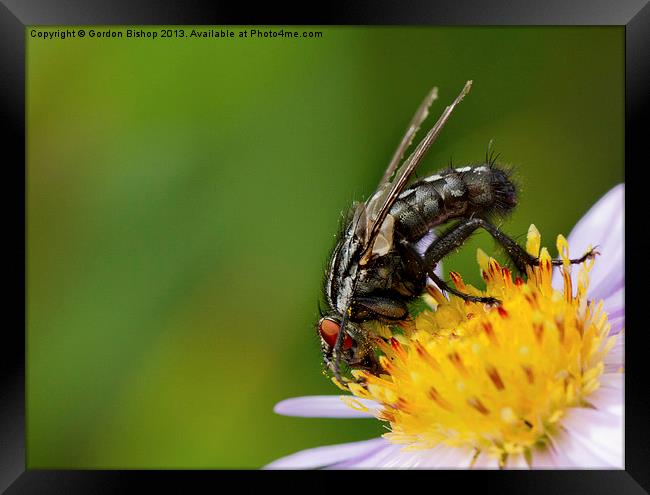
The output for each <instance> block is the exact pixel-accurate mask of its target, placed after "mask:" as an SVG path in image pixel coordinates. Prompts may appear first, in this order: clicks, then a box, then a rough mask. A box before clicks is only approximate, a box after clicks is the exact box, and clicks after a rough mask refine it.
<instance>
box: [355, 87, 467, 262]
mask: <svg viewBox="0 0 650 495" xmlns="http://www.w3.org/2000/svg"><path fill="white" fill-rule="evenodd" d="M471 87H472V81H467V82H466V83H465V87H464V88H463V90H462V91H461V92H460V94H459V95H458V96H457V97H456V99H455V100H454V101H453V102H452V104H451V105H449V106H448V107H447V108H445V111H444V112H443V113H442V115H441V116H440V118H439V119H438V121H437V122H436V123H435V125H434V126H433V127H432V128H431V130H430V131H429V132H428V133H427V135H426V136H425V137H424V139H422V141H420V143H419V144H418V145H417V147H416V148H415V150H414V151H413V153H411V155H410V156H409V157H408V158H407V159H406V160H405V161H404V163H402V165H401V166H400V167H399V169H397V171H396V172H395V177H394V179H393V180H392V181H388V180H389V179H390V177H391V176H392V172H390V169H391V168H395V167H396V163H394V162H395V156H400V155H401V154H403V153H404V150H405V149H406V148H407V147H408V144H407V145H406V146H405V147H404V149H402V147H403V145H404V143H405V142H406V143H410V141H411V140H412V139H413V136H414V135H415V132H416V131H417V127H419V126H416V128H415V129H414V130H413V128H412V126H409V129H408V130H407V132H406V135H405V136H404V138H403V139H402V143H400V146H399V147H398V149H397V151H396V153H395V156H394V157H393V160H391V163H390V165H389V166H388V169H387V170H386V172H385V173H384V178H383V179H382V182H380V184H379V188H378V189H377V191H376V192H375V194H374V195H373V196H372V197H371V198H370V199H369V200H368V201H367V202H366V218H365V220H366V222H365V225H364V226H363V228H362V229H360V230H363V235H361V236H360V238H361V239H363V246H364V249H363V253H362V256H361V261H360V264H362V265H364V264H366V263H367V262H368V261H370V259H371V258H372V257H373V255H381V254H382V252H383V251H384V250H385V246H386V245H387V244H388V245H389V247H390V245H392V231H393V229H392V219H391V220H388V221H386V222H385V220H387V216H388V212H389V211H390V209H391V207H392V206H393V204H394V203H395V201H396V200H397V197H398V196H399V195H400V193H401V192H402V191H403V190H404V187H406V184H407V182H408V180H409V179H410V177H411V175H412V174H413V172H414V171H415V169H416V168H417V167H418V165H419V164H420V162H421V161H422V159H423V158H424V156H425V155H426V153H427V151H428V150H429V148H430V147H431V145H432V144H433V143H434V141H435V140H436V139H437V138H438V135H439V134H440V131H441V130H442V128H443V127H444V125H445V124H446V123H447V120H449V117H450V116H451V114H452V112H453V111H454V109H455V108H456V106H457V105H458V104H459V103H460V102H461V101H462V100H463V98H464V97H465V95H466V94H467V93H468V92H469V90H470V89H471ZM434 89H435V88H434ZM432 93H433V90H432V91H431V93H429V95H428V96H427V98H425V100H424V102H423V103H422V105H420V108H419V109H418V112H417V113H416V114H415V116H414V117H413V120H412V121H411V122H412V123H413V122H417V121H418V119H421V120H420V123H421V122H422V120H424V119H423V117H422V115H423V116H424V117H426V114H427V113H428V105H426V102H427V100H428V98H429V97H430V96H431V94H432ZM431 101H433V100H431ZM397 160H399V159H397ZM389 172H390V173H389ZM386 176H388V179H386ZM391 218H392V217H391ZM378 237H380V239H379V240H378ZM376 240H378V242H377V243H376V242H375V241H376ZM375 244H379V246H375ZM383 254H385V253H383Z"/></svg>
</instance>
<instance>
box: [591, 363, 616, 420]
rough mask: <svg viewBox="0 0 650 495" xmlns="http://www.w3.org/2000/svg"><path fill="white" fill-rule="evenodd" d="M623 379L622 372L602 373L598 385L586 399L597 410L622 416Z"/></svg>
mask: <svg viewBox="0 0 650 495" xmlns="http://www.w3.org/2000/svg"><path fill="white" fill-rule="evenodd" d="M624 380H625V375H624V374H623V373H604V374H603V375H602V376H601V377H600V387H599V388H598V390H596V391H595V392H593V393H592V394H591V395H589V397H588V398H587V400H588V401H589V402H590V403H591V404H592V405H593V406H594V407H595V408H596V409H597V410H598V411H603V412H605V413H607V414H614V415H618V416H620V417H623V404H624V402H625V401H624V390H623V386H624Z"/></svg>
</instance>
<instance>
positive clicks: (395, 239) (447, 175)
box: [317, 81, 595, 384]
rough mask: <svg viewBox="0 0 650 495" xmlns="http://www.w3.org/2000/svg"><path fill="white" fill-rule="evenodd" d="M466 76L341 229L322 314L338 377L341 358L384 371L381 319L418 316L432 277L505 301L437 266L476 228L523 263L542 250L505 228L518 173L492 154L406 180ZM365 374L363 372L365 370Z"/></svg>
mask: <svg viewBox="0 0 650 495" xmlns="http://www.w3.org/2000/svg"><path fill="white" fill-rule="evenodd" d="M471 85H472V81H467V83H466V84H465V86H464V88H463V90H462V91H461V92H460V94H459V95H458V96H457V97H456V99H455V100H454V101H453V102H452V103H451V104H450V105H449V106H448V107H446V108H445V110H444V111H443V113H442V115H441V116H440V118H439V119H438V121H437V122H436V123H435V124H434V126H433V127H432V128H431V130H430V131H429V132H428V133H427V134H426V136H425V137H424V139H422V141H421V142H420V143H419V144H418V145H417V146H416V147H415V149H414V151H413V152H412V153H411V154H410V155H409V157H408V158H406V159H405V160H404V162H403V163H402V165H401V166H399V164H400V161H401V159H402V156H403V155H404V153H405V151H406V150H407V148H408V147H409V146H410V144H411V142H412V140H413V138H414V137H415V134H416V132H417V131H418V129H419V127H420V125H421V124H422V122H423V121H424V120H425V119H426V117H427V115H428V109H429V106H430V105H431V103H432V102H433V101H434V100H435V99H436V98H437V88H433V89H432V90H431V91H430V92H429V93H428V94H427V96H426V97H425V98H424V100H423V102H422V104H421V105H420V107H419V108H418V110H417V111H416V113H415V115H414V116H413V119H412V120H411V122H410V124H409V126H408V128H407V130H406V134H405V135H404V137H403V138H402V140H401V142H400V144H399V146H398V147H397V150H396V151H395V154H394V155H393V158H392V159H391V161H390V163H389V165H388V168H387V169H386V171H385V172H384V175H383V177H382V179H381V180H380V182H379V186H378V187H377V190H376V192H375V193H374V194H373V195H372V196H371V197H370V198H369V199H368V201H366V202H363V203H355V204H354V205H353V207H352V209H351V210H350V213H349V214H348V217H347V219H346V222H345V225H344V226H343V229H342V231H341V233H340V238H339V241H338V242H337V244H336V247H335V248H334V251H333V253H332V255H331V258H330V262H329V266H328V270H327V273H326V276H325V283H324V293H325V294H324V295H325V300H326V303H327V307H328V308H327V312H326V313H325V314H323V315H321V319H320V320H319V322H318V325H317V329H318V335H319V337H320V340H321V350H322V353H323V360H324V362H325V365H326V366H327V367H328V368H329V369H330V370H331V371H332V373H333V374H334V377H335V378H336V380H337V382H338V383H339V384H343V383H347V382H348V381H349V380H348V379H347V378H345V379H344V378H343V377H342V375H341V362H343V363H345V364H346V365H347V368H348V369H351V370H355V369H356V370H364V369H365V370H368V371H370V372H373V373H378V372H380V371H381V369H382V363H381V361H378V360H377V356H376V352H375V350H376V347H377V346H376V341H377V339H376V337H377V334H376V328H377V323H379V324H402V323H404V322H406V321H407V320H408V319H409V317H410V316H409V311H408V303H410V302H412V301H413V300H414V299H416V298H417V297H420V295H421V294H422V293H423V291H424V289H425V284H426V282H427V278H429V279H431V280H432V281H433V282H435V284H436V286H437V287H438V288H440V289H442V290H444V291H446V292H447V293H451V294H454V295H455V296H456V297H458V298H460V299H462V300H463V301H466V302H470V303H481V304H482V303H488V304H492V305H494V304H499V303H500V300H499V299H498V298H497V297H495V296H493V295H488V296H485V295H477V294H470V293H468V292H466V291H464V290H462V289H461V288H459V287H458V286H456V287H455V288H454V287H451V286H450V285H448V284H447V283H446V282H445V281H444V280H442V279H441V278H440V277H439V276H438V275H437V274H436V272H435V268H436V266H437V265H438V264H439V263H440V262H441V260H442V259H443V258H444V257H445V256H447V255H448V254H449V253H451V252H452V251H454V250H455V249H457V248H459V247H460V246H462V245H463V243H464V242H465V241H466V240H467V238H468V237H469V236H470V235H471V234H472V233H473V232H475V231H476V230H477V229H479V228H482V229H485V230H486V231H487V232H489V233H490V235H491V236H492V237H493V238H494V239H495V240H496V241H497V242H498V243H499V244H500V245H501V246H503V247H504V248H505V251H506V253H507V254H508V256H509V257H510V259H511V260H512V262H513V263H514V265H515V266H516V268H517V269H518V270H519V272H520V273H526V271H527V270H528V269H530V268H531V267H533V266H536V265H537V263H538V261H539V258H538V255H537V254H535V253H531V252H530V251H526V250H524V249H523V248H522V247H520V246H519V245H518V244H517V243H516V242H515V241H514V240H512V239H511V238H510V237H509V236H507V235H506V234H504V233H503V232H502V231H501V230H500V229H499V228H498V227H497V226H496V225H495V224H494V220H495V219H499V218H502V217H504V216H505V215H507V214H508V213H510V212H511V211H512V209H513V208H514V207H515V206H516V204H517V194H516V188H515V185H514V183H513V182H512V180H511V178H510V177H509V174H508V172H507V171H505V170H503V169H502V168H500V167H498V166H497V165H496V164H495V161H494V160H493V159H489V158H488V157H486V162H485V163H481V164H478V165H470V166H465V167H460V168H449V169H447V170H443V171H441V172H439V173H437V174H434V175H430V176H428V177H424V178H422V179H420V180H418V181H416V182H414V183H413V184H411V185H410V186H408V187H407V183H408V181H409V179H410V177H411V176H412V175H413V172H414V171H415V170H416V168H417V167H418V165H419V164H420V163H421V161H422V159H423V158H424V156H425V154H426V153H427V151H428V150H429V148H430V146H431V145H432V144H433V142H434V141H435V140H436V138H437V137H438V135H439V134H440V131H441V130H442V128H443V126H444V125H445V123H446V122H447V120H448V119H449V118H450V116H451V114H452V112H453V111H454V109H455V108H456V107H457V106H458V104H459V103H460V102H461V101H462V100H463V98H464V97H465V96H466V95H467V93H468V92H469V90H470V88H471ZM450 221H456V223H455V224H453V225H452V226H451V227H450V228H448V229H447V230H446V231H445V232H444V233H443V234H442V235H440V236H439V237H437V238H436V239H435V240H433V241H432V242H431V243H430V244H429V245H427V246H423V245H422V243H421V241H422V240H423V239H426V238H427V235H428V234H429V233H430V232H431V231H432V229H433V228H435V227H438V226H440V225H443V224H446V223H448V222H450ZM593 256H595V252H594V251H593V250H591V249H589V250H587V252H586V253H585V254H583V255H582V257H580V258H578V259H571V260H569V259H554V260H549V263H550V264H551V265H555V266H559V265H563V264H565V263H582V262H583V261H585V260H586V259H589V258H592V257H593ZM357 379H359V378H358V376H357Z"/></svg>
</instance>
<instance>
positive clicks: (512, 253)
mask: <svg viewBox="0 0 650 495" xmlns="http://www.w3.org/2000/svg"><path fill="white" fill-rule="evenodd" d="M472 221H477V222H478V226H479V227H483V228H484V229H485V230H487V231H488V232H489V233H490V235H491V236H492V237H494V239H495V240H496V241H497V242H498V243H499V244H501V245H502V246H503V247H504V249H505V250H506V252H507V253H508V256H509V257H510V259H511V260H512V261H513V262H514V264H515V266H516V267H517V270H519V271H520V272H521V273H526V267H527V266H536V265H537V264H538V263H539V258H537V257H535V256H532V255H531V254H530V253H528V252H527V251H526V250H525V249H524V248H522V247H521V246H520V245H519V244H517V242H515V241H514V240H512V239H511V238H510V237H508V236H507V235H505V234H504V233H503V232H501V231H500V230H499V229H498V228H497V227H495V226H494V225H492V224H491V223H490V222H488V221H486V220H483V219H482V218H476V219H472ZM597 254H598V252H597V251H596V248H592V249H590V250H589V251H587V252H586V253H585V254H583V255H582V256H581V257H580V258H575V259H570V260H569V263H571V264H572V265H579V264H580V263H584V262H585V261H586V260H588V259H592V258H594V257H596V255H597ZM551 264H552V265H553V266H562V265H563V264H564V260H562V259H561V258H555V259H552V260H551Z"/></svg>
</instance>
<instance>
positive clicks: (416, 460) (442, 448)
mask: <svg viewBox="0 0 650 495" xmlns="http://www.w3.org/2000/svg"><path fill="white" fill-rule="evenodd" d="M404 447H405V446H404V445H398V444H392V443H390V442H388V441H386V445H384V446H383V447H381V448H378V449H377V450H376V451H374V452H370V453H369V454H366V455H360V456H358V457H356V458H354V459H349V460H347V461H345V462H341V463H339V464H335V465H333V466H331V467H332V468H335V469H378V468H382V469H415V468H424V469H468V468H469V467H470V465H471V463H472V458H473V457H474V452H473V450H472V449H469V448H461V447H449V446H447V445H445V444H439V445H437V446H435V447H432V448H430V449H408V450H407V449H405V448H404ZM479 459H480V457H479ZM477 461H478V460H477ZM475 466H476V467H491V468H496V467H498V465H497V462H496V460H491V459H489V458H486V459H483V460H480V462H478V465H476V464H475Z"/></svg>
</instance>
